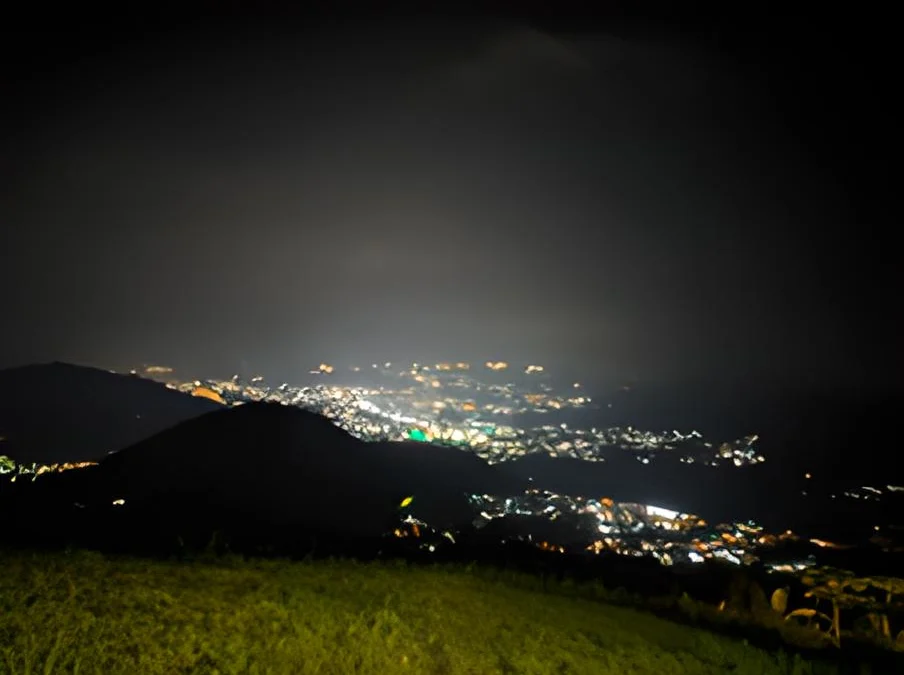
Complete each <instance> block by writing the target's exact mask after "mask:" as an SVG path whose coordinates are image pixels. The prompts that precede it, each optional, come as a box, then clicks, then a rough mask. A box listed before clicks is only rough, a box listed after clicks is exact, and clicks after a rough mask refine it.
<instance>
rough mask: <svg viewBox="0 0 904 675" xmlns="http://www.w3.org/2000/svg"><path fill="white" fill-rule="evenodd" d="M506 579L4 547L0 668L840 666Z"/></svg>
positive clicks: (399, 568)
mask: <svg viewBox="0 0 904 675" xmlns="http://www.w3.org/2000/svg"><path fill="white" fill-rule="evenodd" d="M503 576H504V575H501V574H494V573H485V572H482V571H480V570H475V569H469V568H463V567H454V568H453V567H414V566H410V567H409V566H404V565H401V564H393V563H374V564H370V563H368V564H364V563H355V562H352V561H323V562H300V563H292V562H285V561H260V560H255V561H241V560H231V559H226V560H221V561H211V562H205V563H202V562H192V563H179V562H155V561H148V560H141V559H121V558H107V557H104V556H101V555H99V554H91V553H74V554H56V555H44V554H40V555H30V554H5V555H2V556H0V672H2V673H11V674H12V673H16V674H19V673H29V674H37V673H41V674H47V673H83V674H92V675H93V674H94V673H98V674H103V675H116V674H117V673H127V674H128V675H144V674H152V673H224V674H225V673H251V674H253V673H279V674H282V673H285V674H292V675H294V674H304V673H337V674H342V675H346V674H350V673H380V674H382V673H387V674H395V673H437V674H441V673H474V674H475V675H490V674H492V673H592V674H594V675H605V674H607V673H613V674H618V675H623V674H641V673H662V674H668V675H672V674H674V675H680V674H682V673H701V674H704V673H705V674H707V675H708V674H710V673H720V672H731V673H735V674H736V675H742V674H750V675H769V674H771V673H799V674H803V673H816V672H820V673H821V672H834V671H833V670H832V669H831V668H830V667H829V666H826V665H824V664H822V665H820V664H814V663H809V662H807V661H806V660H805V659H803V658H800V657H792V656H789V655H787V654H784V653H767V652H765V651H762V650H760V649H757V648H754V647H752V646H749V645H747V644H745V643H744V642H741V641H737V640H733V639H730V638H727V637H722V636H718V635H714V634H712V633H709V632H706V631H704V630H701V629H698V628H693V627H690V626H686V625H681V624H677V623H672V622H669V621H665V620H662V619H659V618H657V617H655V616H653V615H652V614H647V613H642V612H639V611H636V610H633V609H630V608H625V607H618V606H613V605H607V604H604V603H600V602H595V601H590V600H582V599H578V598H575V597H569V595H568V594H560V593H555V592H553V593H543V592H541V591H540V589H539V588H538V587H537V586H538V585H539V584H538V583H536V582H534V581H531V580H530V579H528V578H526V577H520V580H519V578H518V577H511V580H510V581H506V580H504V579H503V578H502V577H503ZM531 584H534V586H535V588H533V589H532V588H530V586H531ZM827 668H829V669H828V670H827Z"/></svg>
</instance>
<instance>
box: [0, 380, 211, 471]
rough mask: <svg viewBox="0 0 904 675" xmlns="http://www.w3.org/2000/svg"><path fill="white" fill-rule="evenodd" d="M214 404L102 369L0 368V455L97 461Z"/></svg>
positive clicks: (47, 460)
mask: <svg viewBox="0 0 904 675" xmlns="http://www.w3.org/2000/svg"><path fill="white" fill-rule="evenodd" d="M219 407H220V406H219V405H218V404H216V403H214V402H213V401H209V400H206V399H202V398H196V397H193V396H189V395H187V394H183V393H180V392H178V391H173V390H172V389H168V388H167V387H166V386H165V385H163V384H160V383H157V382H153V381H151V380H146V379H143V378H139V377H134V376H129V375H119V374H116V373H111V372H109V371H106V370H99V369H96V368H88V367H84V366H76V365H72V364H68V363H58V362H54V363H48V364H38V365H30V366H23V367H20V368H11V369H7V370H2V371H0V436H3V437H5V439H6V440H5V441H3V442H2V443H0V454H5V455H8V456H10V457H12V458H13V459H15V460H16V461H18V462H23V463H31V462H37V463H42V464H51V463H56V462H81V461H91V460H97V459H100V458H102V457H104V456H105V455H106V454H107V453H108V452H111V451H114V450H119V449H121V448H124V447H127V446H129V445H133V444H135V443H137V442H139V441H141V440H143V439H145V438H148V437H149V436H152V435H153V434H156V433H158V432H160V431H163V430H164V429H167V428H169V427H172V426H173V425H175V424H178V423H179V422H182V421H184V420H186V419H190V418H192V417H197V416H198V415H203V414H205V413H208V412H211V411H212V410H216V409H218V408H219Z"/></svg>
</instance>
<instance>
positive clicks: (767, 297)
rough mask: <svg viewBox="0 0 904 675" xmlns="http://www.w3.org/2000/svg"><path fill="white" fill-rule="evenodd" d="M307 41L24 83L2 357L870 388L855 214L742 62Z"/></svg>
mask: <svg viewBox="0 0 904 675" xmlns="http://www.w3.org/2000/svg"><path fill="white" fill-rule="evenodd" d="M318 35H319V36H318V37H313V36H306V37H304V38H297V39H295V38H293V39H285V38H280V39H272V40H268V39H258V38H256V37H247V36H246V35H244V34H239V33H236V34H235V35H233V34H228V36H220V35H217V36H215V39H214V38H209V37H208V38H206V39H205V40H200V39H198V40H193V39H192V38H191V36H189V38H188V39H175V38H173V39H172V40H163V39H155V40H145V41H142V42H136V43H134V44H129V45H127V46H126V47H120V48H118V51H116V52H115V53H113V54H110V55H107V56H95V57H91V58H88V57H85V58H84V59H82V60H80V61H79V60H76V61H75V62H74V63H75V64H76V65H73V66H71V67H68V68H66V67H63V68H61V69H58V70H56V71H54V73H53V74H52V75H48V76H47V77H46V78H45V79H44V80H42V87H41V88H40V90H39V91H36V90H35V89H34V88H31V89H28V90H27V91H28V92H30V93H29V96H30V97H31V98H30V99H29V100H28V105H30V106H31V108H30V109H31V110H33V111H34V112H35V114H34V115H29V116H28V120H30V121H28V122H24V121H23V122H22V124H21V126H19V127H18V128H17V133H16V134H15V135H14V136H15V137H14V138H13V140H14V142H13V143H12V144H11V145H10V147H12V148H13V151H12V152H11V153H10V154H9V155H8V156H7V157H6V159H5V160H4V161H5V162H6V166H5V167H4V175H5V176H8V177H9V181H7V185H14V186H15V190H14V191H13V190H9V189H8V190H7V191H6V192H5V193H4V195H3V203H2V219H3V221H4V222H6V223H9V224H10V225H11V229H12V230H14V231H13V232H12V233H11V237H10V244H9V248H8V250H9V251H10V252H13V254H12V255H10V256H9V258H10V259H9V260H8V261H7V262H5V263H4V265H3V269H2V276H3V283H4V285H5V288H7V289H8V291H7V292H8V294H9V296H10V299H9V301H8V302H7V303H6V314H7V319H8V325H13V326H16V330H15V331H8V332H7V333H6V335H5V336H4V338H3V339H4V347H3V354H4V355H5V357H4V358H5V362H8V363H11V362H18V361H31V360H43V359H50V358H61V359H73V360H78V361H83V362H91V363H111V364H117V365H119V364H124V363H125V362H129V361H134V362H140V361H145V360H153V361H163V362H171V363H173V364H177V365H182V366H196V367H197V368H199V369H206V370H208V371H211V370H213V371H216V372H218V373H222V372H228V371H231V370H234V369H236V368H237V367H238V364H240V363H242V362H246V363H249V364H252V365H251V367H256V368H260V369H261V370H267V371H269V372H271V373H274V375H276V374H278V373H282V372H285V373H286V374H287V377H291V376H292V374H293V373H297V372H302V371H303V370H304V369H306V367H307V366H308V365H310V364H311V363H319V362H320V361H321V360H324V359H326V360H346V361H351V362H367V361H371V360H375V359H381V358H383V355H384V354H385V355H386V358H396V359H397V358H402V357H404V356H405V355H407V354H411V356H412V358H417V359H422V360H424V359H441V358H457V357H462V358H480V359H482V358H485V357H486V358H508V359H510V360H516V359H518V358H525V359H528V358H529V359H536V360H540V361H545V362H547V363H549V364H550V365H551V366H552V367H556V366H558V367H560V368H562V369H569V370H581V369H583V370H586V371H587V372H588V373H590V374H591V375H593V376H597V377H599V378H603V379H618V378H625V377H644V378H648V379H653V380H656V379H659V380H665V379H681V378H689V377H710V378H735V379H738V380H739V381H742V380H743V379H744V378H750V377H756V378H759V379H763V380H767V381H773V382H785V381H788V380H792V381H793V380H800V379H804V380H810V379H813V378H816V379H820V380H823V381H838V382H842V381H844V382H849V381H854V380H861V379H863V378H872V380H877V379H881V377H882V376H881V367H880V365H881V364H882V363H883V362H884V363H888V361H887V360H886V361H883V359H886V356H883V355H886V354H888V352H887V351H885V342H884V340H885V339H886V337H882V336H888V335H889V331H891V330H892V326H893V324H892V319H894V312H893V311H891V312H889V313H887V314H886V313H883V312H882V311H880V310H881V306H882V304H881V302H880V301H879V299H878V298H879V297H885V294H886V293H887V289H884V288H882V287H880V286H876V287H872V288H867V286H865V285H863V283H862V280H861V279H858V275H860V274H861V272H860V271H859V270H862V269H865V268H864V265H865V264H867V259H868V253H869V251H868V249H867V248H865V247H864V246H861V245H859V244H858V245H853V246H852V245H849V242H851V241H852V240H854V239H856V238H857V236H858V234H857V224H856V222H855V221H853V220H851V219H850V213H851V200H852V199H853V197H852V196H851V195H850V194H848V193H846V192H845V191H844V190H842V189H837V184H836V182H835V179H836V176H835V174H833V173H832V172H831V171H830V170H829V169H827V168H826V167H825V166H820V165H819V164H818V163H816V162H814V161H813V160H812V157H811V156H810V155H808V153H807V151H806V148H805V147H804V145H803V144H802V143H801V142H800V140H799V139H798V138H797V137H796V136H795V134H794V133H793V130H791V129H789V128H788V127H787V125H785V124H784V122H783V120H784V111H783V110H782V106H783V105H784V104H785V103H786V102H785V101H784V99H781V98H776V94H775V90H774V87H771V86H767V82H766V80H764V78H763V77H762V75H761V74H759V73H758V71H756V69H751V68H747V67H743V65H739V63H738V62H737V60H733V59H728V58H723V57H722V56H721V55H720V53H719V52H715V51H712V50H711V49H709V48H708V47H707V46H706V45H701V44H698V43H695V42H687V41H682V40H659V39H641V38H632V37H624V36H621V37H619V36H617V35H614V34H611V33H608V32H606V31H604V30H601V31H599V32H597V33H587V32H581V33H576V34H564V33H557V32H555V31H552V32H550V31H545V30H542V29H538V28H531V27H527V24H522V23H516V24H512V25H506V26H502V27H498V28H494V27H492V26H483V27H478V28H474V27H473V26H466V25H457V26H453V27H452V28H448V27H438V26H436V25H434V26H427V25H415V24H402V23H399V24H396V25H389V24H387V23H380V24H370V25H367V26H364V27H362V26H350V25H339V26H327V27H325V28H324V29H323V30H321V31H319V32H318ZM23 91H24V90H23ZM814 112H818V111H814ZM37 113H40V114H37ZM7 133H8V132H7ZM11 136H12V135H11ZM854 289H862V293H872V294H873V296H872V297H873V301H872V302H873V304H871V305H869V306H867V305H866V304H864V303H861V302H859V301H858V292H857V291H856V290H854ZM852 312H853V314H852ZM877 336H878V337H877ZM887 358H891V357H890V356H888V357H887ZM877 364H878V365H877Z"/></svg>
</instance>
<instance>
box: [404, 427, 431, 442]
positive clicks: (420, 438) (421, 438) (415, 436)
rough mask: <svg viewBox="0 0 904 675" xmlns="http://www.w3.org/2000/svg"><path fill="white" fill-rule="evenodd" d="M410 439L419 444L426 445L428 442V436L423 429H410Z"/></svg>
mask: <svg viewBox="0 0 904 675" xmlns="http://www.w3.org/2000/svg"><path fill="white" fill-rule="evenodd" d="M408 439H409V440H411V441H417V442H418V443H424V442H425V441H426V440H427V434H425V433H424V432H423V430H421V429H409V430H408Z"/></svg>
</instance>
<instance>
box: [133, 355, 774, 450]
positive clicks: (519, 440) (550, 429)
mask: <svg viewBox="0 0 904 675" xmlns="http://www.w3.org/2000/svg"><path fill="white" fill-rule="evenodd" d="M393 366H394V364H393V363H381V364H377V363H375V364H371V365H370V366H369V368H367V369H364V368H361V367H359V366H351V367H348V368H346V369H344V370H343V371H339V370H338V369H337V368H336V367H334V366H332V365H330V364H327V363H322V364H320V365H319V367H317V368H316V369H313V370H312V371H311V375H312V376H316V377H318V378H320V379H323V382H321V383H317V384H313V385H309V386H293V385H290V384H287V383H283V384H280V385H278V386H276V387H271V386H269V385H268V384H266V383H265V382H264V380H263V378H262V377H253V378H251V380H250V381H249V382H242V381H241V379H240V378H239V377H238V376H233V377H232V378H231V379H230V380H194V381H187V382H186V381H179V380H178V379H176V378H175V376H174V374H173V372H172V371H171V370H170V369H168V368H165V367H160V366H156V367H155V366H151V367H149V368H146V369H145V370H144V371H143V374H144V375H145V376H151V377H156V378H159V379H163V381H165V382H166V383H167V386H169V387H171V388H174V389H178V390H179V391H182V392H186V393H190V394H192V395H194V396H203V397H206V398H210V399H212V400H214V401H217V402H219V403H222V404H224V405H241V404H242V403H246V402H249V401H272V402H278V403H282V404H284V405H294V406H299V407H301V408H305V409H307V410H311V411H313V412H316V413H318V414H321V415H323V416H325V417H327V418H329V419H331V420H333V422H334V423H335V424H336V425H337V426H339V427H341V428H343V429H345V430H346V431H348V432H349V433H350V434H352V435H353V436H356V437H358V438H360V439H362V440H369V441H375V440H388V441H401V440H410V441H416V442H425V443H434V444H445V445H454V446H462V447H464V448H468V449H470V450H471V451H472V452H474V453H475V454H477V455H478V456H479V457H481V458H483V459H485V460H486V461H488V462H489V463H491V464H495V463H498V462H504V461H506V460H510V459H514V458H517V457H523V456H525V455H528V454H532V453H544V454H548V455H550V456H553V457H572V458H574V459H580V460H584V461H590V462H602V461H605V458H606V451H611V450H612V449H616V448H617V449H622V450H626V451H629V452H631V453H633V454H634V456H635V457H636V459H637V461H639V462H641V463H642V464H649V463H650V462H651V461H653V460H654V459H655V457H656V456H657V455H658V454H661V453H674V454H677V455H679V457H680V460H681V461H682V462H686V463H694V462H701V463H703V464H707V465H711V466H719V465H720V464H730V465H734V466H736V467H740V466H745V465H751V464H757V463H761V462H764V461H766V458H765V457H764V456H763V455H761V454H759V453H758V452H757V450H756V442H757V440H758V437H757V436H756V435H752V436H747V437H744V438H740V439H735V440H729V441H722V442H712V441H710V440H708V439H705V438H703V435H702V434H701V433H700V432H698V431H695V430H689V431H685V432H682V431H679V430H667V431H662V430H641V429H635V428H633V427H631V426H627V427H611V428H605V429H602V428H597V427H589V428H582V427H579V426H574V425H573V424H569V423H568V422H565V421H560V420H559V419H557V416H558V415H561V414H562V413H564V412H566V411H569V410H581V409H588V408H593V407H594V405H595V403H594V400H593V398H591V396H590V395H589V394H587V393H585V392H584V391H583V387H582V385H581V383H580V382H573V383H570V384H569V386H568V391H565V392H563V391H560V390H556V388H555V387H554V386H553V384H552V380H551V378H550V377H549V376H548V375H547V373H546V370H545V368H544V367H543V366H540V365H535V364H528V365H525V366H524V367H522V368H518V369H516V368H513V367H511V366H510V365H509V364H508V363H506V362H504V361H489V362H486V363H484V364H481V365H480V366H472V365H471V364H470V363H465V362H457V363H437V364H433V365H424V364H419V363H412V364H405V365H398V364H396V365H395V367H393ZM132 372H133V374H136V375H137V374H139V372H138V371H132ZM478 372H479V374H478ZM347 374H352V375H355V374H357V375H358V377H359V378H361V377H362V376H366V377H368V379H369V380H371V381H373V382H374V384H372V385H371V386H362V385H361V384H360V383H357V384H346V383H344V382H343V381H342V379H340V378H341V377H343V376H347ZM331 380H332V381H331ZM531 414H535V415H538V416H543V417H545V418H548V419H549V422H548V423H546V424H541V425H536V426H530V427H520V426H516V424H515V423H514V422H513V420H515V419H517V418H523V417H528V416H530V415H531Z"/></svg>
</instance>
